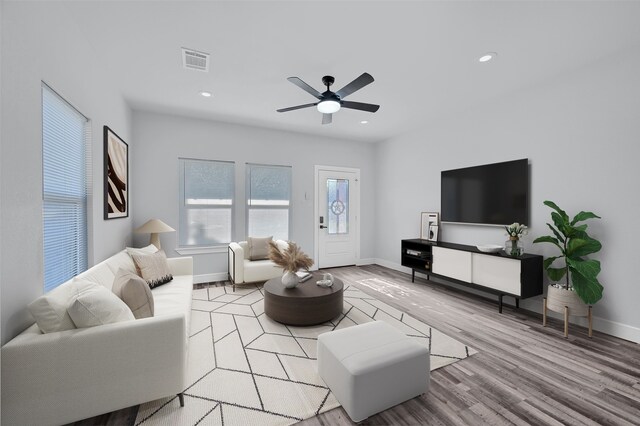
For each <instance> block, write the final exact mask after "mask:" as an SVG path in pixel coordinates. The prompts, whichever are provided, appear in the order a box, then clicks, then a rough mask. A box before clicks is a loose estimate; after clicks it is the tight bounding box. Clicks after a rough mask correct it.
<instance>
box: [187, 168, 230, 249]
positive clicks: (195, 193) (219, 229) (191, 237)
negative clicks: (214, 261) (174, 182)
mask: <svg viewBox="0 0 640 426" xmlns="http://www.w3.org/2000/svg"><path fill="white" fill-rule="evenodd" d="M178 162H179V167H180V208H179V210H180V212H179V213H180V225H179V229H178V240H179V245H180V246H181V247H198V246H199V247H207V246H209V247H210V246H216V245H222V244H228V243H230V242H231V236H232V230H233V209H234V199H235V196H234V194H235V164H234V163H232V162H227V161H211V160H194V159H187V158H180V159H178Z"/></svg>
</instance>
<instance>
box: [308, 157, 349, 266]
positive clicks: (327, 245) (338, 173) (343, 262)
mask: <svg viewBox="0 0 640 426" xmlns="http://www.w3.org/2000/svg"><path fill="white" fill-rule="evenodd" d="M316 182H317V185H316V206H317V209H316V220H315V224H316V237H317V238H316V241H317V250H316V253H317V254H318V255H317V259H316V261H317V265H318V268H331V267H335V266H347V265H355V264H356V260H357V258H358V254H359V249H360V241H359V228H360V226H359V223H358V221H359V214H360V170H358V169H347V168H338V167H323V166H316Z"/></svg>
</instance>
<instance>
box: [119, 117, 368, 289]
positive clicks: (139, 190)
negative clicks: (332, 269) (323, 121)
mask: <svg viewBox="0 0 640 426" xmlns="http://www.w3.org/2000/svg"><path fill="white" fill-rule="evenodd" d="M133 118H134V119H133V123H134V128H133V135H134V137H133V139H134V140H135V144H134V147H133V151H134V156H135V158H136V162H135V165H134V167H132V169H131V173H132V176H133V182H134V184H133V185H134V186H133V191H134V192H135V194H136V195H135V197H133V199H132V202H133V209H134V211H135V212H136V213H135V217H134V227H138V226H140V225H142V224H143V223H144V222H146V221H147V220H148V219H150V218H159V219H161V220H163V221H164V222H166V223H167V224H169V225H170V226H172V227H173V228H175V229H178V182H179V181H178V157H186V158H201V159H209V160H225V161H235V163H236V206H237V208H236V211H235V220H236V226H235V229H236V235H235V237H236V239H238V240H240V239H244V238H245V211H244V209H243V208H242V206H243V205H244V197H245V163H262V164H277V165H290V166H292V184H293V185H292V194H293V195H292V202H293V213H292V220H293V224H292V225H293V226H292V231H291V235H290V239H292V240H294V241H296V242H297V243H299V244H300V245H301V247H302V249H303V250H304V251H305V252H307V253H308V254H309V255H310V256H313V253H314V247H313V233H314V226H315V225H314V223H315V221H314V216H315V214H314V212H313V196H314V167H313V166H314V165H316V164H321V165H335V166H345V167H355V168H360V170H361V200H362V201H361V212H362V214H361V216H362V221H361V235H362V237H361V258H372V257H373V254H374V249H373V244H374V237H373V235H374V232H373V231H374V229H373V224H374V215H373V210H374V209H373V207H374V201H373V198H374V187H373V181H374V176H373V171H374V165H373V158H374V147H373V145H371V144H365V143H359V142H351V141H344V140H336V139H325V138H322V137H318V136H308V135H301V134H296V133H290V132H282V131H276V130H267V129H260V128H255V127H248V126H239V125H234V124H225V123H218V122H213V121H206V120H198V119H191V118H184V117H177V116H169V115H161V114H154V113H149V112H138V111H135V112H134V115H133ZM305 194H306V196H305ZM148 240H149V236H148V235H141V236H136V237H135V242H136V244H137V245H142V244H145V243H147V242H148ZM176 241H177V234H176V233H170V234H161V242H162V248H163V249H164V250H165V252H166V253H167V256H170V257H173V256H178V253H176V252H175V250H174V249H175V247H176ZM226 262H227V253H226V250H225V252H224V253H216V254H206V255H195V256H194V273H195V274H196V275H205V274H217V273H224V275H225V276H226V273H227V269H228V268H227V264H226Z"/></svg>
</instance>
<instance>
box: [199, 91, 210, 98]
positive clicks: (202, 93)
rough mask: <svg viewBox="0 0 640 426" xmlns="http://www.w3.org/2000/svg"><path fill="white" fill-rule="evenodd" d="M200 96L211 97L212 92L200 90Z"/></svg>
mask: <svg viewBox="0 0 640 426" xmlns="http://www.w3.org/2000/svg"><path fill="white" fill-rule="evenodd" d="M200 96H204V97H205V98H210V97H211V92H205V91H203V92H200Z"/></svg>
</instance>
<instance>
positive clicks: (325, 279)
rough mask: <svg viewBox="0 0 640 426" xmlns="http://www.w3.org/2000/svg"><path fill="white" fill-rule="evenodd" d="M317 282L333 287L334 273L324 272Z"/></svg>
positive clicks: (320, 284)
mask: <svg viewBox="0 0 640 426" xmlns="http://www.w3.org/2000/svg"><path fill="white" fill-rule="evenodd" d="M316 284H317V285H319V286H320V287H331V286H332V285H333V275H331V274H329V273H326V274H322V279H321V280H319V281H316Z"/></svg>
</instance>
